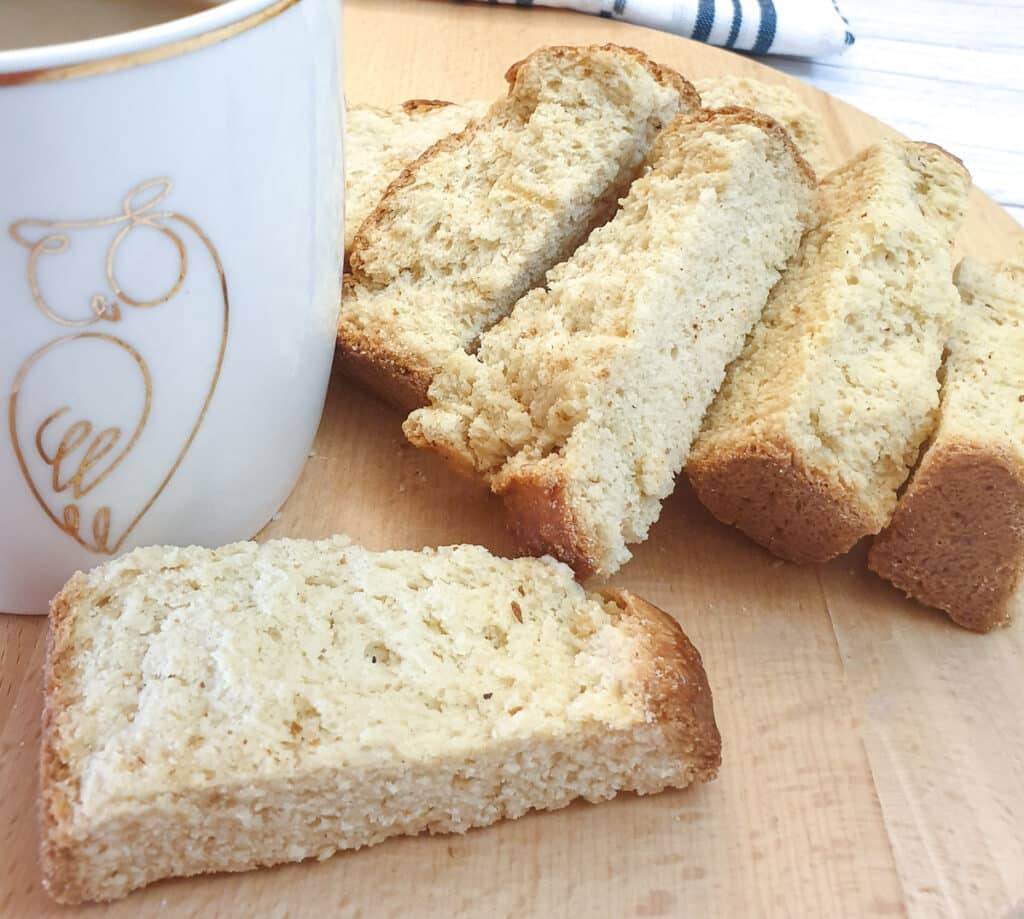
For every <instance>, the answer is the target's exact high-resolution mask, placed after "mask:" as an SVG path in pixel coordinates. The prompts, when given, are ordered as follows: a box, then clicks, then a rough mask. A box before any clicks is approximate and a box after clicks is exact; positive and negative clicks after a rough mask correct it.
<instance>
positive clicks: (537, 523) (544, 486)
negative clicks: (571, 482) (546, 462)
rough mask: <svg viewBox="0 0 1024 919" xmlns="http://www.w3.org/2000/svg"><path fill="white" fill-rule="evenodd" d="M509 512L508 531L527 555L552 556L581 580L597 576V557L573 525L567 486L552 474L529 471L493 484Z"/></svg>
mask: <svg viewBox="0 0 1024 919" xmlns="http://www.w3.org/2000/svg"><path fill="white" fill-rule="evenodd" d="M492 488H493V489H494V491H495V493H496V494H498V495H500V496H501V499H502V501H504V503H505V508H506V510H507V511H508V520H509V527H510V528H511V530H512V533H513V536H514V537H515V540H516V544H517V545H518V547H519V549H520V551H522V552H524V553H525V554H526V555H553V556H554V557H555V558H557V559H558V560H559V561H562V562H565V563H566V564H567V565H569V566H570V567H571V568H572V569H573V571H574V572H575V573H576V577H577V578H579V579H580V580H586V579H587V578H589V577H591V576H593V575H595V574H599V573H600V572H599V571H598V570H597V564H598V563H597V559H598V558H599V556H600V554H599V552H598V551H597V547H596V546H594V545H592V544H591V542H590V540H589V539H588V538H587V537H586V535H585V534H584V532H583V530H582V528H581V527H579V526H578V525H577V523H576V517H575V515H574V513H573V509H572V508H573V505H572V499H571V497H570V495H569V494H568V484H567V483H566V481H565V480H564V478H563V477H562V476H560V475H558V474H557V473H556V472H554V471H552V470H545V471H544V472H540V473H538V472H537V471H534V470H531V471H529V472H525V473H520V474H517V475H515V476H508V477H504V476H503V477H501V478H500V479H499V480H496V481H495V482H493V483H492Z"/></svg>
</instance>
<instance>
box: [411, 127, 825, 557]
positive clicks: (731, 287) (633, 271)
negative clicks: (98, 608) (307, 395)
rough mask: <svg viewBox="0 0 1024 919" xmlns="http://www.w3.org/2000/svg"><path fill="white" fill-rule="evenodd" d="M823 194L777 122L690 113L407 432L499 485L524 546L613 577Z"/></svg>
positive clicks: (454, 368)
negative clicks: (609, 211)
mask: <svg viewBox="0 0 1024 919" xmlns="http://www.w3.org/2000/svg"><path fill="white" fill-rule="evenodd" d="M814 194H815V192H814V182H813V178H812V177H811V175H810V173H809V170H808V168H807V166H806V164H804V163H803V161H802V160H801V159H800V157H799V154H797V152H796V150H795V148H794V147H793V146H792V143H791V141H790V140H789V138H788V137H787V136H786V134H785V132H784V131H782V129H781V128H779V126H778V125H777V124H775V123H774V122H772V121H770V120H768V119H767V118H765V117H764V116H759V115H756V114H755V113H753V112H750V111H747V110H741V109H734V110H731V111H723V112H717V113H701V114H700V115H697V116H680V117H679V118H677V120H676V121H674V122H673V123H672V125H671V126H670V127H669V128H668V129H666V130H665V131H664V132H663V133H662V135H661V137H660V138H659V139H658V141H657V142H656V144H655V147H654V149H653V150H652V154H651V165H650V168H649V169H648V171H647V173H646V174H645V175H644V176H643V177H642V178H640V179H638V180H637V181H636V182H634V184H633V186H632V188H631V189H630V193H629V195H628V197H627V198H626V199H625V200H624V201H623V203H622V207H621V209H620V211H619V212H618V214H616V216H615V218H614V219H613V220H612V221H611V222H610V223H608V224H606V225H605V226H603V227H601V228H600V229H598V230H595V231H594V233H592V234H591V236H590V238H589V239H588V240H587V242H586V243H585V244H584V245H583V246H581V247H580V249H578V250H577V252H576V253H575V254H574V255H573V256H572V258H571V259H569V260H568V261H567V262H565V263H564V264H561V265H559V266H557V267H556V268H554V269H553V270H552V271H551V272H549V274H548V277H547V284H546V287H545V288H544V289H538V290H535V291H533V292H531V293H530V294H529V295H527V296H526V297H524V298H523V299H522V300H521V301H520V302H519V303H518V304H516V306H515V309H514V310H513V312H512V314H511V315H510V316H509V317H508V318H507V319H505V320H504V321H502V322H501V323H500V324H498V325H497V326H495V327H494V328H492V329H491V330H490V331H489V332H487V333H486V334H485V335H484V336H483V337H482V339H481V343H480V348H479V350H478V352H477V353H476V355H474V356H470V355H467V354H457V355H455V356H454V357H453V358H452V359H450V361H449V362H448V364H447V365H446V367H445V369H444V371H443V373H441V374H440V375H439V376H438V377H437V379H436V380H435V383H434V385H433V386H432V388H431V390H430V399H431V405H430V407H429V408H425V409H422V410H420V411H418V412H415V413H414V414H412V415H411V416H410V418H409V419H408V421H407V422H406V425H405V431H406V434H407V435H408V436H409V438H410V439H411V440H412V441H413V442H414V443H416V444H418V445H420V446H426V447H429V448H431V449H434V450H437V451H439V452H441V453H443V454H446V455H448V456H450V457H451V458H452V459H454V460H455V461H456V462H457V463H458V464H460V465H461V466H464V467H467V468H471V469H473V470H475V471H476V472H477V473H479V474H481V475H483V476H484V477H486V478H487V479H488V480H490V482H491V486H492V488H493V489H494V491H495V492H497V493H498V494H502V495H503V496H504V497H505V499H506V503H507V504H508V505H509V509H510V511H511V512H512V518H513V523H514V525H515V527H516V528H517V530H518V532H519V534H520V537H521V540H522V542H523V544H524V548H526V549H527V550H529V551H534V552H551V553H552V554H555V555H557V556H559V557H561V558H562V559H564V560H565V561H568V562H570V563H571V564H572V565H573V566H574V567H575V568H576V569H577V572H578V573H580V574H584V575H585V574H591V573H597V574H600V575H606V574H610V573H612V572H613V571H615V570H616V569H617V568H618V567H619V566H620V565H621V564H623V562H625V561H626V560H627V559H628V558H629V557H630V553H629V550H628V549H627V547H626V546H627V544H628V543H634V542H639V541H641V540H643V539H644V538H646V536H647V532H648V529H649V527H650V526H651V524H652V523H653V521H654V520H655V519H657V516H658V514H659V512H660V507H661V501H662V500H663V499H664V498H665V497H666V496H667V495H668V494H669V493H670V492H671V491H672V487H673V484H674V478H675V475H676V474H677V473H678V472H679V470H680V468H681V467H682V465H683V462H684V459H685V457H686V454H687V451H688V449H689V446H690V443H691V441H692V439H693V437H694V435H695V433H696V431H697V429H698V426H699V424H700V420H701V417H702V416H703V414H704V411H705V409H706V407H707V405H708V403H709V402H710V400H711V398H712V397H713V395H714V393H715V391H716V390H717V389H718V386H719V384H720V383H721V380H722V376H723V374H724V372H725V368H726V365H727V364H728V363H729V362H730V361H731V360H732V359H733V358H734V357H735V356H736V354H737V353H738V352H739V350H740V348H741V347H742V345H743V341H744V337H745V336H746V334H747V332H748V331H749V330H750V327H751V326H752V325H753V323H754V322H755V321H756V319H757V317H758V314H759V313H760V311H761V308H762V307H763V305H764V302H765V299H766V298H767V296H768V292H769V291H770V290H771V287H772V285H773V284H774V283H775V282H776V281H777V280H778V278H779V274H780V272H781V271H782V269H783V267H784V266H785V264H786V260H787V258H788V257H789V256H791V255H792V254H793V253H794V252H795V251H796V249H797V246H798V244H799V241H800V236H801V233H802V231H803V229H804V227H805V226H806V225H807V223H808V222H809V221H810V220H811V214H812V209H813V200H814Z"/></svg>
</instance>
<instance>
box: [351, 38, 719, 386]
mask: <svg viewBox="0 0 1024 919" xmlns="http://www.w3.org/2000/svg"><path fill="white" fill-rule="evenodd" d="M507 79H508V81H509V84H510V87H509V94H508V96H507V98H505V99H503V100H501V101H500V102H498V103H496V104H495V105H494V106H493V107H492V108H491V109H490V112H489V113H488V114H487V116H485V117H484V118H482V119H480V120H479V121H477V122H474V123H473V124H471V125H470V126H469V127H468V128H467V129H466V130H465V131H463V132H462V133H461V134H458V135H454V136H452V137H449V138H446V139H445V140H443V141H441V142H439V143H438V144H436V145H435V146H434V147H432V148H431V149H430V150H429V151H428V152H427V153H426V154H424V155H423V156H422V157H420V158H419V159H418V160H417V161H416V162H415V163H414V164H412V165H411V166H410V167H409V168H408V169H407V170H405V171H404V172H403V173H402V175H401V176H400V178H399V179H398V180H396V181H395V182H393V183H392V185H391V186H390V188H389V189H388V191H387V194H386V195H385V196H384V198H383V200H382V201H381V202H380V204H379V206H378V207H377V208H376V210H375V211H374V212H373V213H372V214H371V215H370V217H369V218H368V219H367V220H366V221H365V222H364V223H363V225H362V227H361V229H360V230H359V232H358V233H357V234H356V237H355V240H354V242H353V246H352V252H351V254H350V257H349V262H350V265H351V271H352V273H351V276H349V277H347V278H346V281H345V285H344V293H343V296H342V307H341V315H340V319H339V325H338V345H339V349H340V355H341V358H342V360H341V366H342V367H343V369H345V370H347V371H348V372H350V373H352V374H353V375H355V376H357V377H358V378H360V379H361V380H363V381H364V382H366V383H368V384H369V385H371V386H374V388H376V389H377V390H378V391H379V392H381V394H383V395H384V396H386V397H387V398H389V399H391V400H392V401H395V402H397V403H399V404H400V405H414V404H423V402H424V400H425V397H426V389H427V386H428V385H429V381H430V377H431V376H432V375H433V372H434V371H435V369H436V368H437V367H438V366H439V365H440V363H441V362H442V361H443V360H444V359H445V358H446V357H447V356H448V355H449V354H451V353H452V352H453V351H457V350H462V349H471V348H472V347H473V346H474V344H475V343H476V341H477V339H478V338H479V336H480V334H481V333H482V332H484V331H485V330H486V329H487V328H489V327H490V326H491V325H492V324H493V323H494V322H495V321H497V320H498V319H499V318H501V317H502V316H503V315H505V313H507V312H508V310H509V309H510V308H511V307H512V304H513V303H515V302H516V300H518V299H519V297H521V296H522V295H523V294H524V293H525V292H526V291H527V290H529V289H530V288H531V287H533V286H534V285H536V284H537V283H539V282H540V281H541V280H542V279H543V277H544V272H545V271H547V269H549V268H550V267H551V266H552V265H554V264H556V263H558V262H559V261H561V260H562V259H564V258H565V257H566V256H568V255H569V254H570V253H571V252H572V251H573V250H574V249H575V248H576V247H577V246H578V245H579V244H580V243H581V242H582V241H583V239H585V238H586V236H587V234H588V233H589V232H590V230H591V229H592V228H593V227H594V226H595V225H596V224H598V223H601V222H603V221H605V220H607V219H608V218H609V217H610V216H611V214H612V213H614V210H615V207H616V202H617V200H618V198H619V197H620V196H621V195H622V194H624V193H625V191H626V190H627V189H628V187H629V184H630V182H631V181H632V180H633V178H634V177H635V176H636V175H637V173H638V171H639V170H640V167H641V164H642V162H643V159H644V156H645V154H646V153H647V151H648V149H649V147H650V145H651V143H652V142H653V140H654V138H655V137H656V136H657V134H658V131H659V130H660V129H661V128H662V126H663V125H664V124H666V123H667V122H668V121H669V120H670V119H671V118H672V116H673V115H675V114H676V112H677V111H679V110H680V109H686V110H696V109H697V108H698V107H699V104H700V102H699V99H698V97H697V94H696V92H695V91H694V90H693V88H692V87H691V86H690V85H689V84H688V83H686V82H685V81H684V80H683V79H682V78H681V77H679V75H678V74H675V73H674V72H672V71H669V70H666V69H664V68H661V67H658V66H657V65H656V64H653V63H652V62H651V61H649V60H648V59H647V58H646V57H645V56H644V55H643V54H641V53H640V52H639V51H634V50H632V49H626V48H618V47H616V46H612V45H607V46H603V47H577V48H545V49H542V50H540V51H537V52H535V53H534V54H532V55H530V56H529V57H528V58H526V60H524V61H522V62H521V63H519V64H517V65H515V66H514V67H513V68H512V69H511V70H510V71H509V72H508V75H507Z"/></svg>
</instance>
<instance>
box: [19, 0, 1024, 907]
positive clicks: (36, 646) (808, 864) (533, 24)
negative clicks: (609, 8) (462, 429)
mask: <svg viewBox="0 0 1024 919" xmlns="http://www.w3.org/2000/svg"><path fill="white" fill-rule="evenodd" d="M345 28H346V34H345V47H346V55H347V59H346V79H347V85H346V90H347V95H348V97H349V99H351V100H359V101H366V102H375V103H389V102H394V101H397V100H401V99H405V98H408V97H413V96H418V97H427V98H449V99H468V98H487V97H493V96H495V95H497V94H499V93H501V92H503V89H504V81H503V79H502V74H503V73H504V71H505V69H506V67H507V66H508V65H509V64H511V63H512V62H514V61H516V60H518V59H519V58H521V57H523V56H524V55H525V54H527V53H528V52H529V51H531V50H533V49H534V48H536V47H538V46H539V45H543V44H551V43H580V42H593V41H617V42H620V43H628V44H632V45H635V46H637V47H640V48H643V49H644V50H646V51H647V52H648V53H650V54H651V55H652V56H653V57H655V58H656V59H657V60H659V61H661V62H662V63H665V64H667V65H670V66H672V67H675V68H677V69H678V70H680V71H681V72H682V73H684V74H686V75H692V76H710V75H715V74H723V73H736V72H740V73H746V74H750V75H753V76H763V77H764V78H765V79H768V80H773V81H778V82H786V83H789V84H790V85H792V86H794V87H795V88H796V89H798V91H800V93H801V94H802V95H803V96H804V98H805V99H806V100H807V101H808V102H809V103H810V104H811V105H813V106H814V107H815V109H816V110H817V111H818V112H819V113H820V114H821V115H822V116H823V117H824V118H825V120H826V123H827V125H828V128H829V131H830V135H831V145H832V149H831V152H832V154H833V156H834V157H835V159H836V160H837V161H840V160H841V159H842V158H843V157H845V156H848V155H850V154H852V153H853V152H855V151H856V150H857V149H859V148H860V147H862V146H863V145H865V144H867V143H869V142H870V141H872V140H874V139H875V138H878V137H880V136H882V135H884V134H886V133H887V132H888V129H886V128H885V127H883V126H881V125H880V124H878V123H876V122H874V121H872V120H871V119H870V118H868V117H867V116H865V115H863V114H861V113H859V112H857V111H855V110H853V109H850V108H848V107H846V106H845V105H843V104H841V103H838V102H836V101H835V100H833V99H831V98H829V97H827V96H825V95H824V94H822V93H820V92H818V91H816V90H813V89H811V88H809V87H806V86H803V85H801V84H799V83H796V82H795V81H792V80H790V78H788V77H786V76H785V75H782V74H779V73H777V72H774V71H768V70H765V69H764V68H761V67H759V66H758V65H756V64H754V63H752V62H750V61H749V60H746V59H743V58H740V57H738V56H734V55H729V54H727V53H725V52H721V51H717V50H715V49H711V48H708V47H706V46H702V45H697V44H693V43H690V42H687V41H685V40H682V39H679V38H674V37H671V36H668V35H664V34H660V33H656V32H652V31H648V30H644V29H638V28H632V27H628V26H623V25H620V24H617V23H611V22H608V21H606V20H601V19H597V18H591V17H585V16H577V15H572V14H567V13H558V12H548V11H531V12H530V13H529V15H525V14H524V13H523V11H521V10H517V9H515V8H505V9H493V8H490V9H489V8H486V7H482V6H461V5H456V4H448V3H440V2H438V3H432V2H428V0H391V2H383V0H348V3H347V9H346V16H345ZM1015 231H1016V226H1015V223H1014V222H1013V221H1012V220H1011V219H1010V218H1009V217H1008V216H1007V215H1006V214H1004V213H1003V212H1001V211H1000V210H999V208H998V207H996V206H995V205H994V204H993V203H992V202H991V201H989V200H988V199H986V198H985V197H984V196H982V195H981V194H980V193H975V194H974V195H973V196H972V201H971V213H970V216H969V218H968V221H967V225H966V227H965V229H964V232H963V234H962V239H961V244H960V245H961V248H962V249H963V250H964V251H970V252H972V253H975V254H979V255H986V256H990V257H996V256H998V255H1000V254H1002V253H1004V252H1006V251H1009V249H1010V247H1011V245H1012V240H1011V234H1013V233H1014V232H1015ZM401 420H402V419H401V417H400V416H399V415H398V414H396V413H395V412H393V411H391V410H389V409H388V408H386V407H385V406H383V405H382V404H380V403H379V402H376V401H375V400H374V399H372V398H370V397H369V396H366V395H365V394H363V393H361V392H360V391H359V390H357V389H356V388H354V387H353V386H351V385H350V384H349V383H347V382H346V381H345V380H343V379H340V378H335V379H334V380H332V385H331V389H330V393H329V396H328V401H327V406H326V410H325V414H324V420H323V424H322V426H321V430H320V432H319V435H318V438H317V442H316V445H315V448H314V453H313V455H312V456H311V457H310V459H309V462H308V464H307V466H306V469H305V472H304V474H303V477H302V479H301V481H300V483H299V485H298V487H297V488H296V490H295V492H294V494H293V495H292V497H291V498H290V500H289V501H288V503H287V505H286V506H285V508H284V509H283V511H282V514H281V516H280V518H279V519H278V520H277V521H275V522H274V523H273V524H272V525H271V526H270V527H268V529H267V531H266V532H265V534H263V535H264V536H282V535H290V536H304V537H319V536H325V535H328V534H331V533H335V532H345V533H348V534H350V535H351V536H352V537H354V538H355V539H356V540H358V541H360V542H362V543H364V544H366V545H368V546H370V547H372V548H386V547H414V548H418V547H420V546H424V545H438V544H446V543H455V542H478V543H482V544H484V545H486V546H488V547H490V548H491V549H493V550H495V551H497V552H505V553H507V552H508V551H509V550H510V549H511V544H510V542H509V540H508V538H507V536H506V534H505V531H504V529H503V525H502V512H501V507H500V505H499V503H498V501H497V500H496V499H494V498H493V497H492V496H490V495H489V494H488V493H487V492H485V491H484V490H483V489H482V488H479V487H475V486H474V485H472V484H470V483H467V482H465V481H463V480H461V479H459V478H457V477H456V476H454V475H453V474H452V473H451V472H450V471H449V470H448V469H447V468H446V467H445V466H444V465H443V463H441V462H440V461H439V460H436V459H435V458H434V457H431V456H428V455H425V454H423V453H420V452H419V451H417V450H415V449H413V448H412V447H410V446H408V445H407V444H406V443H405V441H404V439H403V437H402V434H401V429H400V424H401ZM614 582H615V583H616V584H617V585H619V586H623V587H628V588H629V589H631V590H634V591H636V592H638V593H640V594H641V595H643V596H645V597H647V598H649V599H650V600H651V601H652V602H654V603H657V604H658V605H659V606H661V607H663V608H665V609H667V610H669V611H670V612H672V613H673V614H674V615H675V616H676V617H677V618H678V619H679V621H680V622H681V623H682V625H683V628H684V629H685V630H686V631H687V633H688V634H689V635H690V637H691V638H692V639H693V641H694V643H695V644H696V645H697V646H698V648H700V649H701V651H702V653H703V656H704V661H705V665H706V667H707V671H708V675H709V679H710V682H711V686H712V689H713V692H714V696H715V706H716V711H717V716H718V721H719V726H720V728H721V732H722V736H723V741H724V763H723V767H722V771H721V775H720V778H719V779H718V780H717V781H716V782H714V783H713V784H710V785H707V786H703V787H700V788H695V789H691V790H687V791H682V792H671V793H666V794H662V795H657V796H654V797H649V798H640V797H635V796H629V795H626V796H622V797H620V798H619V799H618V800H616V801H614V802H611V803H609V804H605V805H600V806H590V805H586V804H575V805H573V806H571V807H569V808H567V809H566V810H563V811H560V812H558V813H554V814H544V815H532V816H528V817H525V818H523V819H521V820H518V821H515V822H511V823H506V824H501V825H498V826H494V827H491V828H488V829H484V830H476V831H473V832H471V833H469V834H467V835H466V836H448V837H444V836H441V837H429V836H423V837H417V838H415V839H397V840H392V841H390V842H387V843H384V844H382V845H380V846H377V847H374V848H372V849H368V850H364V851H360V852H353V853H345V854H341V855H338V856H336V857H334V858H332V859H329V860H327V861H325V862H322V863H317V862H315V861H314V862H309V863H304V864H301V865H289V866H285V867H281V868H276V869H271V870H266V871H259V872H253V873H249V874H245V875H231V876H227V875H224V876H216V877H204V878H196V879H190V880H174V881H168V882H164V883H160V884H156V885H154V886H152V887H151V888H149V889H147V890H145V891H142V892H140V893H137V894H134V895H132V896H131V897H129V898H128V899H127V900H124V901H122V902H120V903H116V904H113V905H112V906H109V907H93V908H86V909H82V910H73V909H66V908H60V907H57V906H55V905H53V904H52V903H50V901H49V900H48V899H47V898H46V896H45V894H44V893H43V891H42V888H41V885H40V878H39V869H38V865H37V862H36V846H37V842H38V840H37V833H36V825H35V796H36V760H37V752H38V750H37V748H38V741H39V711H40V666H41V663H42V656H43V640H44V627H45V623H44V621H43V620H42V619H30V618H18V617H9V616H8V617H0V789H2V796H0V916H3V917H18V919H20V917H23V916H54V917H72V916H78V915H82V916H98V915H104V916H106V915H110V916H115V917H134V916H147V917H148V916H161V917H163V916H175V917H177V916H187V917H215V916H252V917H263V916H268V917H285V916H288V917H319V916H346V917H363V919H369V917H403V919H404V917H419V916H456V917H476V916H480V917H506V916H507V917H523V916H544V917H548V916H573V917H577V916H579V917H583V916H616V917H618V916H637V917H652V916H698V917H704V916H730V917H731V916H815V917H818V916H822V917H824V916H868V915H871V916H886V915H893V916H899V915H912V916H964V917H968V916H970V917H973V916H996V917H999V916H1011V915H1021V912H1022V911H1024V829H1022V828H1024V792H1022V789H1024V718H1022V717H1021V713H1020V706H1021V701H1020V700H1021V699H1022V698H1024V665H1022V662H1024V627H1022V625H1021V623H1017V624H1016V625H1015V626H1014V627H1012V628H1010V629H1008V630H1003V631H1000V632H998V633H995V634H990V635H985V636H978V635H974V634H970V633H967V632H964V631H963V630H961V629H959V628H957V627H956V626H954V625H952V624H951V623H950V622H949V621H948V620H947V619H946V618H945V617H944V616H942V615H940V614H937V613H935V612H933V611H929V610H926V609H924V608H922V607H919V606H916V605H914V604H913V603H910V602H908V601H906V600H904V599H903V598H902V596H901V595H900V594H898V593H897V592H896V591H895V590H893V589H892V588H890V587H889V586H888V585H886V584H885V583H883V582H882V581H879V580H878V579H876V578H874V577H873V576H872V575H870V574H869V573H868V572H867V570H866V568H865V564H864V550H863V547H858V549H857V550H855V551H854V552H853V553H852V554H850V555H849V556H847V557H845V558H841V559H838V560H836V561H835V562H833V563H832V564H829V565H826V566H824V567H819V568H814V567H797V566H793V565H789V564H786V563H783V562H781V561H778V560H776V559H774V558H773V557H772V556H770V555H768V554H767V553H765V552H764V551H762V550H761V549H759V548H758V547H756V546H754V545H752V544H751V543H749V542H748V541H746V540H745V539H744V538H743V537H742V536H741V535H740V534H739V533H738V532H735V531H733V530H731V529H727V528H725V527H722V526H719V525H718V524H716V523H715V522H714V521H713V520H712V519H711V518H710V516H709V515H708V514H707V513H706V512H704V511H703V510H702V508H701V507H700V506H699V504H698V503H697V502H696V501H695V500H694V498H693V496H692V494H691V493H690V490H689V489H688V487H687V486H686V485H685V483H684V482H682V481H681V482H680V484H679V487H678V489H677V491H676V494H675V495H674V496H673V497H672V498H671V499H670V500H668V501H667V502H666V504H665V507H664V511H663V513H662V517H661V520H660V521H659V522H658V523H657V524H656V525H655V527H654V528H653V530H652V532H651V536H650V539H649V540H648V542H647V543H645V544H643V545H641V546H639V547H637V549H636V555H635V558H634V560H633V561H632V562H631V563H630V564H629V565H628V566H626V568H625V569H623V571H622V572H620V574H619V575H618V576H616V578H615V579H614Z"/></svg>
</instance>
